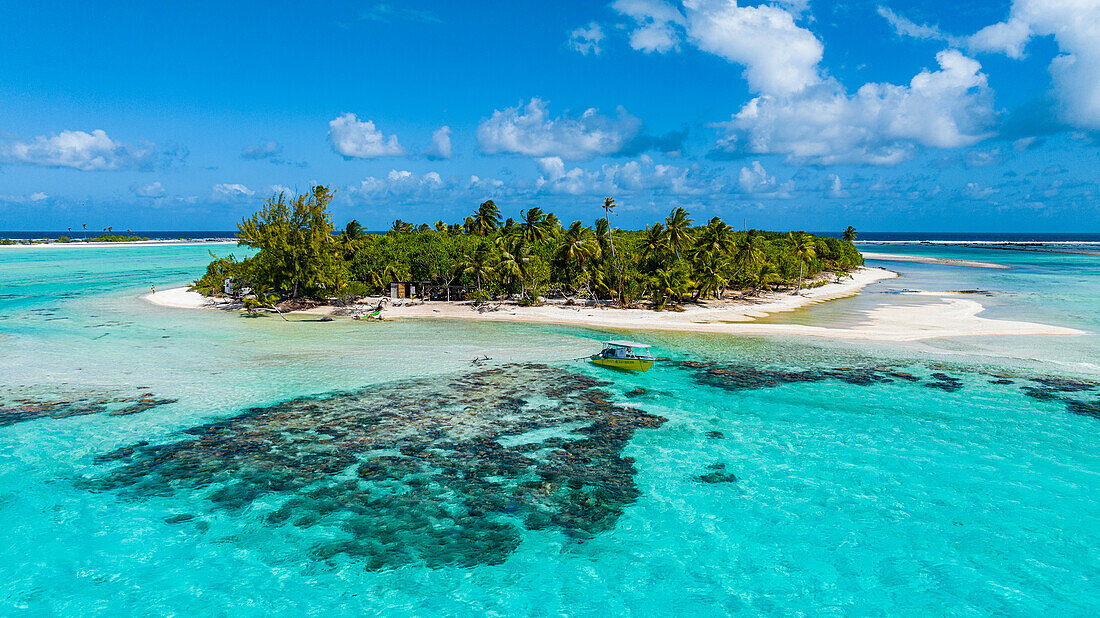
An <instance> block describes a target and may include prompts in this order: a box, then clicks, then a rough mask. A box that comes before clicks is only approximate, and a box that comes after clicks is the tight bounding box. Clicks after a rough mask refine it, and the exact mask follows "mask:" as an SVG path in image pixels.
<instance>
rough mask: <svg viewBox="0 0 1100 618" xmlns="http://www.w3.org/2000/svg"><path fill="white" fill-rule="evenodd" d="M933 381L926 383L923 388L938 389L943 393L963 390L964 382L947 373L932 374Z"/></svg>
mask: <svg viewBox="0 0 1100 618" xmlns="http://www.w3.org/2000/svg"><path fill="white" fill-rule="evenodd" d="M932 378H933V380H932V381H930V382H925V383H924V384H923V386H925V387H927V388H938V389H940V390H941V391H947V392H949V393H953V392H955V391H957V390H959V389H961V388H962V380H960V379H958V378H956V377H953V376H949V375H947V374H946V373H943V372H940V371H937V372H936V373H933V374H932Z"/></svg>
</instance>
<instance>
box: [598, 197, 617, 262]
mask: <svg viewBox="0 0 1100 618" xmlns="http://www.w3.org/2000/svg"><path fill="white" fill-rule="evenodd" d="M613 210H615V198H613V197H605V198H603V218H604V220H605V221H607V226H608V230H607V244H608V246H609V247H611V257H615V242H614V241H613V240H612V239H611V229H610V228H611V211H613ZM596 233H597V234H598V233H599V228H598V227H597V228H596Z"/></svg>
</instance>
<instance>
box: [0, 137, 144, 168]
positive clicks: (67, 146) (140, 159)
mask: <svg viewBox="0 0 1100 618" xmlns="http://www.w3.org/2000/svg"><path fill="white" fill-rule="evenodd" d="M156 156H157V153H156V147H155V146H154V145H153V144H144V145H141V146H134V145H132V144H125V143H123V142H118V141H115V140H113V139H111V138H110V137H109V136H108V135H107V133H106V132H105V131H103V130H102V129H95V130H94V131H92V132H91V133H87V132H85V131H61V132H60V133H58V134H56V135H53V136H50V137H46V136H38V137H36V138H34V139H33V140H30V141H12V142H9V143H7V144H0V161H2V162H6V163H16V164H23V165H39V166H43V167H67V168H72V169H78V170H82V171H110V170H146V169H151V168H152V166H153V163H154V162H155V160H156Z"/></svg>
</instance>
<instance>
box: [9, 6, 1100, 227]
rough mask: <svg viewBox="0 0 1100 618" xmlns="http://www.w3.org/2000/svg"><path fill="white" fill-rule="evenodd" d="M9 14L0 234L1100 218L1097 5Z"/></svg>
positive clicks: (56, 10) (1058, 222) (1084, 222)
mask: <svg viewBox="0 0 1100 618" xmlns="http://www.w3.org/2000/svg"><path fill="white" fill-rule="evenodd" d="M225 4H227V3H209V4H204V3H199V2H194V3H179V4H173V5H169V4H167V3H142V2H132V3H131V2H119V3H76V2H37V3H27V2H6V1H2V2H0V229H8V230H41V229H64V228H66V227H70V226H71V227H77V226H79V225H80V224H84V223H86V224H88V227H89V228H90V229H102V228H103V227H105V226H108V225H111V226H114V228H115V229H124V228H132V229H146V230H154V229H162V230H173V229H175V230H185V229H195V230H203V229H207V230H219V229H232V228H233V227H234V225H235V223H236V222H237V221H238V220H239V219H240V218H241V217H242V216H243V215H245V214H247V213H249V212H251V211H252V210H253V209H255V208H256V206H257V205H258V204H259V203H260V202H261V201H262V199H263V198H264V197H266V196H268V195H270V194H271V193H272V192H273V191H278V190H279V189H280V188H283V189H287V190H290V191H295V190H298V191H304V190H306V189H307V188H308V187H309V186H310V185H311V184H314V183H323V184H328V185H330V186H332V187H334V188H336V189H337V199H336V203H335V205H334V215H335V219H336V220H337V223H338V224H342V223H343V222H344V221H346V220H347V219H349V218H353V217H354V218H358V219H359V220H360V221H361V222H363V223H364V224H365V225H366V226H367V227H369V228H371V229H381V228H385V227H388V225H389V223H390V222H391V221H392V220H393V219H395V218H402V219H405V220H410V221H414V222H421V221H428V222H434V221H435V220H437V219H445V220H448V221H457V220H461V218H462V217H463V216H465V214H467V213H468V212H469V211H471V210H472V209H473V208H475V207H476V206H477V204H478V203H480V202H481V201H483V200H485V199H493V200H495V201H496V202H497V203H498V204H499V205H500V206H501V208H502V209H503V210H504V212H505V214H506V215H510V216H516V215H518V213H519V211H520V210H522V209H525V208H529V207H531V206H534V205H537V206H540V207H542V208H543V209H545V210H553V211H555V212H558V213H559V215H560V216H561V218H562V219H564V220H566V221H568V220H572V219H583V220H586V221H591V220H594V219H595V218H596V217H597V216H599V215H600V214H601V213H602V211H600V210H599V208H598V206H599V204H601V203H602V200H603V197H605V196H608V195H611V196H614V197H615V198H616V200H617V201H618V202H619V204H620V205H621V207H620V208H619V209H618V211H617V219H616V221H615V223H616V225H620V226H624V227H625V226H642V225H644V224H645V223H647V222H649V221H653V220H656V219H657V218H660V217H663V216H664V215H665V214H666V213H667V212H668V211H669V210H670V209H671V208H673V207H675V206H685V207H687V208H689V209H690V210H691V212H692V213H693V214H694V215H695V217H696V219H699V220H703V219H706V218H709V217H710V216H713V215H720V216H722V217H723V218H725V219H727V220H728V221H730V222H732V223H737V224H741V223H742V222H747V224H748V225H749V226H756V227H767V228H777V229H791V228H800V229H811V230H834V229H841V228H843V227H844V226H846V225H854V226H856V227H857V228H859V229H863V230H868V231H870V230H875V231H932V230H937V231H968V230H988V231H1089V232H1100V204H1098V199H1100V187H1098V180H1100V179H1098V174H1097V170H1100V28H1098V27H1097V24H1100V0H1012V1H1011V2H1007V1H1006V2H997V1H994V2H960V3H955V4H952V5H951V6H946V5H945V4H944V3H942V2H932V1H927V2H900V1H891V0H882V1H881V2H863V1H852V2H822V1H814V0H785V1H777V2H771V3H769V2H759V3H749V2H734V1H732V0H683V1H682V2H681V1H665V0H616V1H614V2H609V3H605V2H568V1H558V2H552V3H550V2H544V3H535V2H518V3H517V2H503V1H500V2H481V3H456V2H429V1H426V0H424V1H410V2H369V1H368V2H331V3H323V2H317V3H308V4H306V3H300V2H268V3H265V4H263V5H262V7H260V6H259V5H255V4H253V3H241V4H240V5H230V6H225Z"/></svg>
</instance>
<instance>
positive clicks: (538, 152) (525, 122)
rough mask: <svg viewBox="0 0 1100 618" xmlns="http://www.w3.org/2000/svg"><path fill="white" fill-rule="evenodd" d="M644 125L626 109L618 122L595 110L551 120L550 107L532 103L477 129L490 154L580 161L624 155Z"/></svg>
mask: <svg viewBox="0 0 1100 618" xmlns="http://www.w3.org/2000/svg"><path fill="white" fill-rule="evenodd" d="M641 125H642V122H641V120H638V119H637V118H635V117H633V116H631V115H630V114H628V113H627V112H626V110H624V109H623V108H621V107H620V108H618V115H617V116H616V117H615V118H611V117H608V116H604V115H603V114H600V113H599V111H597V110H596V109H594V108H590V109H587V110H585V111H584V112H582V113H581V114H580V115H579V116H576V117H569V116H559V117H557V118H551V117H550V114H549V112H548V111H547V109H546V103H545V102H543V101H542V100H541V99H537V98H535V99H531V101H530V102H529V103H527V105H525V106H516V107H508V108H505V109H503V110H494V111H493V114H492V116H490V117H489V118H488V119H487V120H484V121H482V123H481V124H480V125H479V126H478V128H477V139H478V143H479V144H480V145H481V150H482V152H484V153H486V154H519V155H526V156H530V157H549V156H556V157H561V158H562V159H570V160H580V159H589V158H592V157H595V156H600V155H610V154H615V153H617V152H619V151H621V150H622V149H623V148H624V147H625V146H626V145H627V144H629V143H630V142H631V140H633V139H634V138H635V137H636V136H637V135H638V132H639V130H640V129H641Z"/></svg>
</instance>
